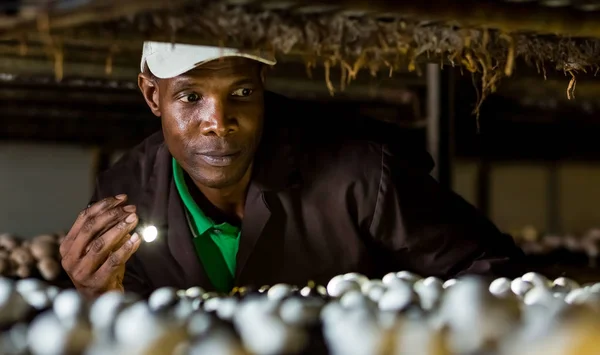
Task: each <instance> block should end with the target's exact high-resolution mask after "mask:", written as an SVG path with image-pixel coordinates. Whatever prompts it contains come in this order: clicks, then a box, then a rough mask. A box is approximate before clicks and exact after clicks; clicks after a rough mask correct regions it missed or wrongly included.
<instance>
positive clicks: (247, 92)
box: [231, 88, 252, 96]
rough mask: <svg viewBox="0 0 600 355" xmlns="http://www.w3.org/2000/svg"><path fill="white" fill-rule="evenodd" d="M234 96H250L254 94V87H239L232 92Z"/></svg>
mask: <svg viewBox="0 0 600 355" xmlns="http://www.w3.org/2000/svg"><path fill="white" fill-rule="evenodd" d="M231 95H232V96H250V95H252V89H248V88H244V89H237V90H235V91H234V92H232V93H231Z"/></svg>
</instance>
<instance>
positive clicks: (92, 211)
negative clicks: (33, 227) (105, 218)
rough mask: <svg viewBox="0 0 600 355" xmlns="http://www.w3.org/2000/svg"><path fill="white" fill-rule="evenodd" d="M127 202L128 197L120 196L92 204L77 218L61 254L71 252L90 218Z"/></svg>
mask: <svg viewBox="0 0 600 355" xmlns="http://www.w3.org/2000/svg"><path fill="white" fill-rule="evenodd" d="M126 200H127V195H118V196H115V197H107V198H105V199H103V200H100V201H98V202H96V203H94V204H92V205H91V206H89V207H87V208H85V209H84V210H83V211H81V212H80V213H79V215H78V216H77V219H76V220H75V222H74V223H73V225H72V226H71V230H70V231H69V233H67V235H66V236H65V239H64V240H63V242H62V243H61V245H60V254H61V255H65V254H66V253H68V252H69V250H70V249H71V246H72V244H73V242H74V240H75V239H76V237H77V235H78V234H79V231H80V229H81V227H82V226H83V225H84V224H85V223H86V221H87V220H88V218H89V217H90V216H94V215H96V214H98V213H100V212H102V211H103V210H105V209H107V208H109V207H111V206H118V205H119V204H121V203H123V202H125V201H126Z"/></svg>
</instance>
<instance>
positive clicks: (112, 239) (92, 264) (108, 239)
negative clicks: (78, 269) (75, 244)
mask: <svg viewBox="0 0 600 355" xmlns="http://www.w3.org/2000/svg"><path fill="white" fill-rule="evenodd" d="M137 221H138V218H137V215H136V214H135V213H132V214H130V215H128V216H127V217H126V218H125V219H123V220H121V221H120V222H119V223H117V224H116V225H115V226H114V227H112V228H111V229H109V230H108V231H106V233H104V234H102V235H101V236H99V237H97V238H95V239H94V240H92V241H91V242H90V248H89V251H88V252H87V254H85V256H84V257H83V262H84V263H85V264H86V268H90V269H92V270H97V269H98V268H99V267H100V266H101V265H102V264H104V262H105V261H106V259H107V258H108V257H109V255H110V254H111V252H112V251H113V250H114V249H115V248H116V246H117V245H118V244H119V243H120V242H121V240H122V239H123V237H124V236H125V235H127V234H129V233H130V232H131V231H132V230H133V229H134V228H135V226H136V225H137Z"/></svg>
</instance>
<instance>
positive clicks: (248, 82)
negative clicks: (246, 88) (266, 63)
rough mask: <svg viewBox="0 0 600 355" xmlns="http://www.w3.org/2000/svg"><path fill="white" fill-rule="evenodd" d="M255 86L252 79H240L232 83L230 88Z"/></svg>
mask: <svg viewBox="0 0 600 355" xmlns="http://www.w3.org/2000/svg"><path fill="white" fill-rule="evenodd" d="M252 84H256V81H255V80H254V79H252V78H240V79H237V80H236V81H234V82H233V83H232V84H231V86H241V85H252Z"/></svg>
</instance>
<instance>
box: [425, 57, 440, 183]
mask: <svg viewBox="0 0 600 355" xmlns="http://www.w3.org/2000/svg"><path fill="white" fill-rule="evenodd" d="M440 82H441V80H440V67H439V65H438V64H433V63H431V64H427V110H426V112H427V151H428V152H429V154H431V157H432V158H433V161H434V162H435V167H434V168H433V171H432V172H431V175H432V176H433V177H434V178H435V179H436V180H438V181H439V180H440V106H441V100H440V88H441V85H440Z"/></svg>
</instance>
